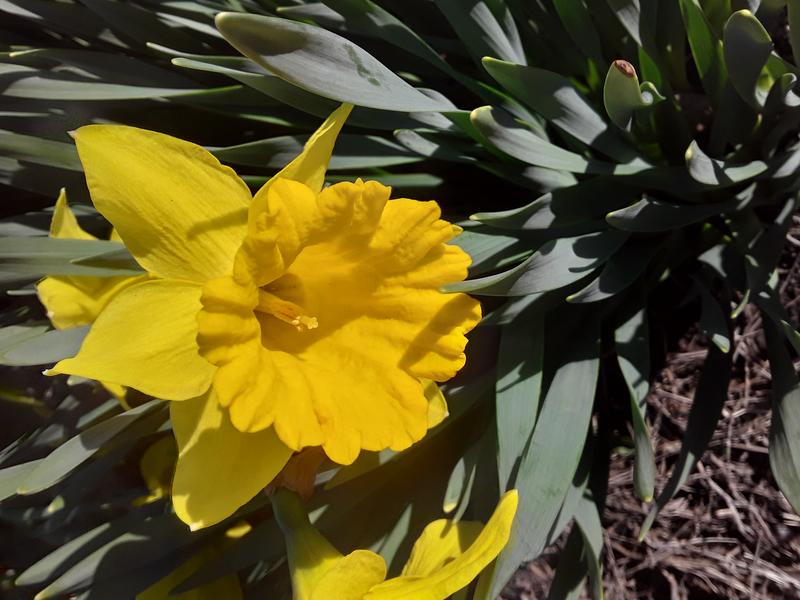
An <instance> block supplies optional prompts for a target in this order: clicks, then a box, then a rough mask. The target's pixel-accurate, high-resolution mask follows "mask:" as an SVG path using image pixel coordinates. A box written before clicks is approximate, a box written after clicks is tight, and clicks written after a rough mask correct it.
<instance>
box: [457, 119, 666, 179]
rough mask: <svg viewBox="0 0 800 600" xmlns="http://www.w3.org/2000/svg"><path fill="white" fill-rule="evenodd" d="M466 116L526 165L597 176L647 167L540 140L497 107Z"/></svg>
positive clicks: (623, 172)
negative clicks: (588, 156) (590, 156)
mask: <svg viewBox="0 0 800 600" xmlns="http://www.w3.org/2000/svg"><path fill="white" fill-rule="evenodd" d="M470 118H471V120H472V123H473V125H475V127H476V129H477V130H478V131H480V132H481V135H483V136H484V137H485V138H486V139H487V140H489V142H491V143H492V144H493V145H494V146H496V147H497V148H498V149H499V150H502V151H503V152H505V153H506V154H508V155H509V156H513V157H514V158H517V159H519V160H521V161H523V162H525V163H528V164H530V165H536V166H539V167H547V168H549V169H558V170H562V171H569V172H572V173H594V174H598V175H603V174H606V175H611V174H614V175H633V174H635V173H640V172H642V171H646V170H648V169H650V168H651V166H650V165H649V164H647V163H645V162H643V161H638V160H637V161H633V162H630V163H628V164H614V163H610V162H605V161H601V160H594V159H586V158H584V157H583V156H581V155H580V154H576V153H575V152H570V151H569V150H564V149H563V148H561V147H560V146H556V145H555V144H551V143H550V142H548V141H547V140H544V139H542V138H541V137H539V136H538V135H536V134H535V133H534V132H533V131H532V130H531V129H530V128H529V127H528V126H526V125H525V124H524V123H521V122H519V121H517V120H516V119H514V118H513V117H512V116H511V115H510V114H509V113H507V112H506V111H504V110H503V109H501V108H494V107H491V106H483V107H481V108H476V109H475V110H473V111H472V114H471V115H470Z"/></svg>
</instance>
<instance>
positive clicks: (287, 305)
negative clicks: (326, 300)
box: [256, 290, 319, 331]
mask: <svg viewBox="0 0 800 600" xmlns="http://www.w3.org/2000/svg"><path fill="white" fill-rule="evenodd" d="M256 310H257V311H258V312H263V313H267V314H270V315H272V316H273V317H275V318H276V319H280V320H281V321H283V322H284V323H288V324H289V325H293V326H294V327H295V328H296V329H297V331H303V330H304V328H305V329H307V330H310V329H316V328H317V327H319V322H318V321H317V318H316V317H309V316H308V315H304V314H303V309H302V308H300V307H299V306H297V304H295V303H293V302H289V301H287V300H283V299H281V298H278V297H277V296H276V295H275V294H270V293H269V292H267V291H265V290H258V306H256Z"/></svg>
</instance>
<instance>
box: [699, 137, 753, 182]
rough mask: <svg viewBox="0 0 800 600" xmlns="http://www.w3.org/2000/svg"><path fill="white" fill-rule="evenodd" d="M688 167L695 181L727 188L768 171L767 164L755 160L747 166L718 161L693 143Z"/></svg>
mask: <svg viewBox="0 0 800 600" xmlns="http://www.w3.org/2000/svg"><path fill="white" fill-rule="evenodd" d="M686 167H687V168H688V169H689V174H690V175H691V176H692V178H693V179H694V180H695V181H699V182H700V183H704V184H705V185H713V186H719V187H725V186H729V185H734V184H736V183H739V182H741V181H747V180H748V179H752V178H753V177H756V176H757V175H760V174H761V173H763V172H764V171H766V170H767V163H765V162H764V161H762V160H754V161H751V162H749V163H746V164H734V163H730V162H727V161H722V160H717V159H715V158H711V157H710V156H708V155H707V154H706V153H705V152H703V151H702V150H701V149H700V146H699V145H698V144H697V142H696V141H693V142H692V143H691V144H689V147H688V148H687V149H686Z"/></svg>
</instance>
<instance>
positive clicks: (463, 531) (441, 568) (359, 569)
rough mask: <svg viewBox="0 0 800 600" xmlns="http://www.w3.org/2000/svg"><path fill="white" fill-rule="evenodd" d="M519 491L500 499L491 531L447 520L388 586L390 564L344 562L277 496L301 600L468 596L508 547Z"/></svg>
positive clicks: (432, 528)
mask: <svg viewBox="0 0 800 600" xmlns="http://www.w3.org/2000/svg"><path fill="white" fill-rule="evenodd" d="M517 501H518V496H517V491H516V490H511V491H509V492H507V493H506V494H505V495H503V497H502V498H501V499H500V502H499V503H498V505H497V508H496V509H495V511H494V514H493V515H492V517H491V518H490V519H489V522H488V523H487V524H486V526H485V527H484V526H483V525H482V524H481V523H478V522H468V521H459V522H457V523H455V522H452V521H448V520H446V519H440V520H438V521H434V522H432V523H430V524H429V525H428V526H427V527H426V528H425V529H424V531H423V532H422V535H420V537H419V538H418V539H417V541H416V542H415V543H414V547H413V549H412V550H411V556H410V558H409V560H408V562H407V563H406V565H405V567H404V568H403V571H402V573H401V574H400V576H399V577H394V578H391V579H386V562H385V561H384V560H383V558H382V557H381V556H380V555H378V554H375V553H374V552H370V551H369V550H355V551H353V552H351V553H350V554H348V555H347V556H343V555H342V554H341V553H340V552H339V551H338V550H336V548H334V547H333V545H331V543H330V542H329V541H328V540H327V539H325V538H324V537H323V536H322V534H321V533H320V532H319V531H317V530H316V529H315V528H314V527H313V526H312V525H311V523H310V522H309V520H308V515H307V514H306V512H305V509H304V507H303V505H302V503H301V502H300V499H299V498H298V496H297V495H296V494H294V493H292V492H290V491H288V490H278V491H276V492H275V493H274V494H273V495H272V505H273V510H274V512H275V518H276V519H277V521H278V525H279V526H280V528H281V530H282V531H283V535H284V538H285V540H286V551H287V557H288V561H289V572H290V574H291V577H292V588H293V592H294V600H444V599H445V598H448V597H449V596H451V595H452V594H454V593H456V592H458V591H459V590H461V589H463V588H465V587H466V586H468V585H469V584H470V582H471V581H472V580H473V579H475V578H476V577H477V576H478V575H479V574H480V573H481V571H483V570H484V569H485V568H486V567H487V566H489V564H490V563H492V561H493V560H494V559H495V558H496V557H497V555H498V554H499V553H500V551H501V550H502V549H503V548H504V547H505V545H506V543H508V538H509V535H510V531H511V525H512V523H513V521H514V515H515V514H516V511H517Z"/></svg>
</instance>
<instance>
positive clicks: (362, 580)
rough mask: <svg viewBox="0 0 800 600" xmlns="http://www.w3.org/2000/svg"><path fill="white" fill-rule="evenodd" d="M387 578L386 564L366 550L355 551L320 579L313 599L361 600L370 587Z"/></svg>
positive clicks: (376, 555) (336, 563) (341, 559)
mask: <svg viewBox="0 0 800 600" xmlns="http://www.w3.org/2000/svg"><path fill="white" fill-rule="evenodd" d="M384 579H386V561H385V560H383V557H382V556H380V555H378V554H375V553H374V552H370V551H369V550H355V551H354V552H351V553H350V554H348V555H347V556H345V557H343V558H340V559H339V560H337V561H336V562H335V563H334V564H333V566H332V567H331V568H330V569H328V570H327V571H326V572H325V573H324V574H323V575H322V577H320V578H319V581H318V582H317V584H316V586H315V587H314V591H313V593H312V594H311V599H312V600H363V598H364V594H366V593H367V592H368V591H369V590H370V588H372V587H374V586H376V585H377V584H379V583H380V582H382V581H383V580H384Z"/></svg>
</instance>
